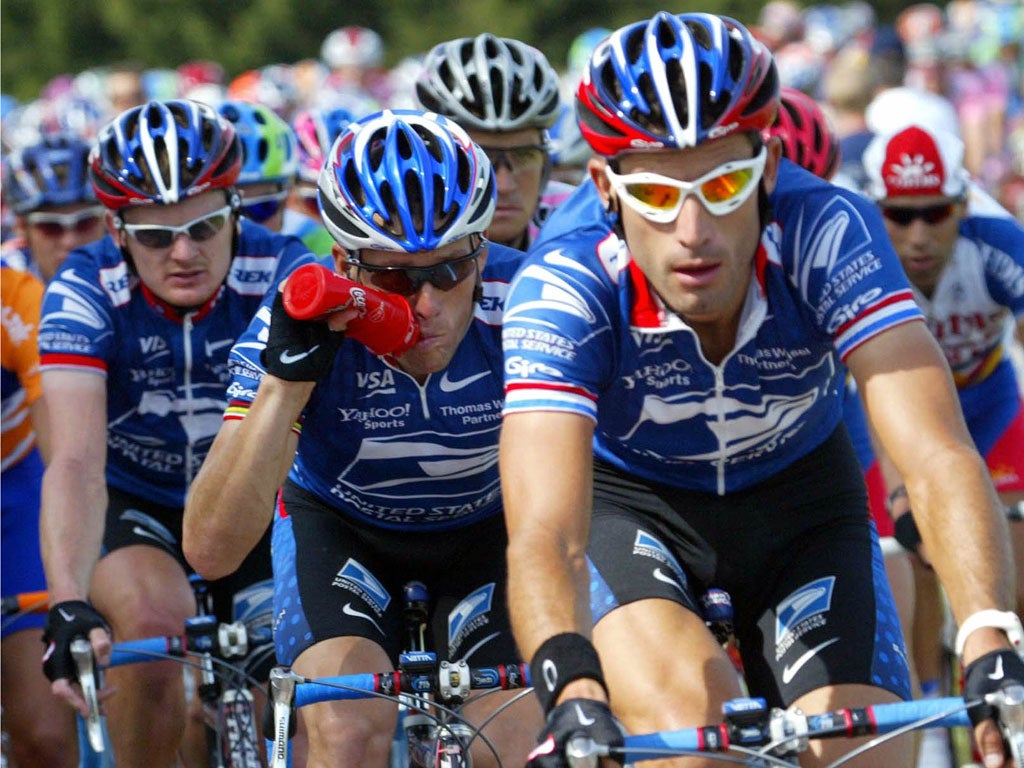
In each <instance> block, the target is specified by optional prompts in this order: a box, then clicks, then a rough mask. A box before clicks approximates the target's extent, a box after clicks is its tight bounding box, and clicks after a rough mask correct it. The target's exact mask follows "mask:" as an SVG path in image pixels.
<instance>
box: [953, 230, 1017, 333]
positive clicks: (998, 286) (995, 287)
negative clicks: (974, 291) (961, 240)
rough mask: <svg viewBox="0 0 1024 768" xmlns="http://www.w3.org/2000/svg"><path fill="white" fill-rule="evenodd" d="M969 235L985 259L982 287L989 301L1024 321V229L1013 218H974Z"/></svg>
mask: <svg viewBox="0 0 1024 768" xmlns="http://www.w3.org/2000/svg"><path fill="white" fill-rule="evenodd" d="M967 234H968V236H969V237H971V238H973V239H975V240H976V241H977V242H978V245H979V249H980V251H981V253H982V257H983V258H984V260H985V285H986V286H987V287H988V290H989V293H990V294H992V298H993V299H994V300H995V301H996V302H997V303H999V304H1001V305H1002V306H1004V307H1008V308H1009V309H1010V311H1011V312H1013V316H1014V317H1015V318H1016V319H1017V320H1020V319H1022V318H1024V227H1022V226H1021V225H1020V224H1018V223H1017V222H1016V221H1014V220H1012V219H1001V218H998V219H997V218H988V217H975V218H974V219H973V220H971V222H970V228H969V230H968V233H967Z"/></svg>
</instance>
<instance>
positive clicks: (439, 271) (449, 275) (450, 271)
mask: <svg viewBox="0 0 1024 768" xmlns="http://www.w3.org/2000/svg"><path fill="white" fill-rule="evenodd" d="M486 245H487V238H484V237H481V238H480V244H479V245H478V246H477V247H476V248H474V249H473V250H472V251H470V252H469V253H467V254H466V255H465V256H457V257H455V258H454V259H449V260H448V261H442V262H440V263H439V264H434V265H432V266H429V267H381V266H377V265H374V264H367V263H365V262H363V261H360V260H359V259H358V258H354V257H349V258H348V259H346V261H347V262H348V263H349V264H351V265H352V266H354V267H355V268H356V269H359V270H365V271H366V272H369V273H370V276H369V281H368V284H369V285H371V286H373V287H374V288H379V289H381V290H382V291H387V292H388V293H396V294H398V295H399V296H412V295H413V294H414V293H416V291H418V290H419V289H420V288H421V287H423V284H424V283H430V284H431V285H432V286H434V287H435V288H437V289H438V290H441V291H450V290H451V289H452V288H454V287H455V286H456V285H458V284H459V283H461V282H462V281H463V280H465V279H466V278H467V277H469V276H470V275H472V274H473V273H474V272H476V270H477V262H476V260H477V258H478V257H479V256H480V253H481V251H483V249H484V246H486Z"/></svg>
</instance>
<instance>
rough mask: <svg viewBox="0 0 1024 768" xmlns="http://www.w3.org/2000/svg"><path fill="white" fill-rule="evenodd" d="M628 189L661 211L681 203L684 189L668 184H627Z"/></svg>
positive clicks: (637, 197) (646, 203)
mask: <svg viewBox="0 0 1024 768" xmlns="http://www.w3.org/2000/svg"><path fill="white" fill-rule="evenodd" d="M626 191H627V192H628V193H629V194H630V195H631V196H632V197H635V198H636V199H637V200H639V201H640V202H641V203H643V204H644V205H646V206H648V207H650V208H654V209H656V210H659V211H670V210H672V209H673V208H675V207H676V205H677V204H678V203H679V196H680V195H681V194H682V190H680V189H679V188H678V187H670V186H669V185H668V184H627V185H626Z"/></svg>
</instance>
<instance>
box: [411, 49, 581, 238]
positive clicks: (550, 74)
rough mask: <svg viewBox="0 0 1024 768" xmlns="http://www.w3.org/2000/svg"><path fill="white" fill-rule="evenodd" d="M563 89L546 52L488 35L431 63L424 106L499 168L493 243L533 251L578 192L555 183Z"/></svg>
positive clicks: (420, 84) (420, 83) (420, 86)
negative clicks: (548, 223)
mask: <svg viewBox="0 0 1024 768" xmlns="http://www.w3.org/2000/svg"><path fill="white" fill-rule="evenodd" d="M558 86H559V82H558V73H557V72H556V71H555V69H554V67H552V66H551V64H550V63H549V62H548V60H547V57H546V56H544V54H543V53H541V52H540V51H538V50H537V49H536V48H534V47H533V46H530V45H527V44H526V43H523V42H520V41H519V40H512V39H510V38H505V37H496V36H495V35H492V34H490V33H486V32H485V33H484V34H481V35H477V36H476V37H464V38H459V39H457V40H449V41H447V42H444V43H439V44H438V45H436V46H434V48H432V49H431V50H430V52H429V53H427V57H426V59H425V60H424V62H423V69H422V70H421V74H420V77H419V79H418V80H417V81H416V97H417V99H418V100H419V102H420V104H421V105H422V106H423V108H424V109H428V110H430V111H432V112H437V113H438V114H439V115H444V116H445V117H447V118H449V119H451V120H454V121H455V122H456V123H458V124H459V125H460V126H462V128H464V129H465V130H466V131H467V132H468V133H469V135H470V138H472V139H473V141H475V142H476V143H477V144H478V145H480V147H482V148H483V150H484V152H486V153H487V156H488V157H489V158H490V159H491V165H493V166H494V178H495V184H496V185H497V188H498V203H497V206H496V207H495V210H494V220H493V221H492V222H491V226H490V228H489V229H488V230H487V232H488V237H489V238H490V239H491V240H492V241H493V242H496V243H502V244H504V245H508V246H511V247H512V248H521V249H523V250H525V249H526V248H527V247H529V245H530V243H531V242H533V239H534V238H535V237H536V235H537V231H538V229H539V228H540V225H541V224H542V223H543V221H544V219H545V218H547V216H548V215H549V214H550V213H551V211H552V210H554V209H555V208H557V207H558V205H559V204H560V203H561V202H562V201H563V200H565V199H566V198H567V197H568V196H569V194H570V193H571V192H572V190H573V187H572V186H570V185H569V184H565V183H563V182H561V181H555V180H552V179H551V173H552V168H553V162H552V158H551V155H550V150H551V145H550V140H549V136H548V130H549V129H550V128H551V127H552V126H553V125H554V124H555V121H556V120H558V111H559V107H560V105H561V101H560V96H559V90H558Z"/></svg>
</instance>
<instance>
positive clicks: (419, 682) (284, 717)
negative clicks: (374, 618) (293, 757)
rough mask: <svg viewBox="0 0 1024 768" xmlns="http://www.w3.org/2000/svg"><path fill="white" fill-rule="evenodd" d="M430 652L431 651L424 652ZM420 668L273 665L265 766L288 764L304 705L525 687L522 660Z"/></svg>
mask: <svg viewBox="0 0 1024 768" xmlns="http://www.w3.org/2000/svg"><path fill="white" fill-rule="evenodd" d="M428 655H430V656H432V655H433V654H428ZM424 670H425V671H423V672H409V671H402V670H392V671H390V672H378V673H369V674H356V675H338V676H336V677H322V678H317V679H316V680H308V679H306V678H304V677H301V676H299V675H296V674H295V673H294V672H291V671H290V670H287V669H284V668H282V667H275V668H274V669H272V670H271V671H270V681H269V684H268V688H269V691H270V702H271V707H272V716H273V718H274V721H273V727H272V728H268V729H266V731H267V733H273V740H274V741H273V747H272V749H271V751H270V768H285V767H286V766H287V755H288V743H287V741H288V739H289V738H290V735H291V729H292V710H293V709H295V708H298V707H304V706H306V705H308V704H316V703H319V702H324V701H337V700H342V699H344V700H348V699H368V698H372V697H374V696H385V697H393V696H398V695H399V694H403V693H404V694H412V695H427V694H434V695H438V696H439V697H440V699H441V700H442V701H452V700H460V701H461V700H465V698H466V697H467V696H468V695H469V692H470V690H473V689H476V690H491V689H500V690H514V689H519V688H529V687H530V685H531V682H530V673H529V668H528V667H527V666H526V664H521V663H515V664H499V665H497V666H494V667H472V668H471V667H470V666H469V665H468V664H467V663H466V662H465V661H458V662H448V661H442V662H440V663H436V662H435V663H434V665H433V668H432V669H430V670H427V669H426V667H424Z"/></svg>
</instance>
